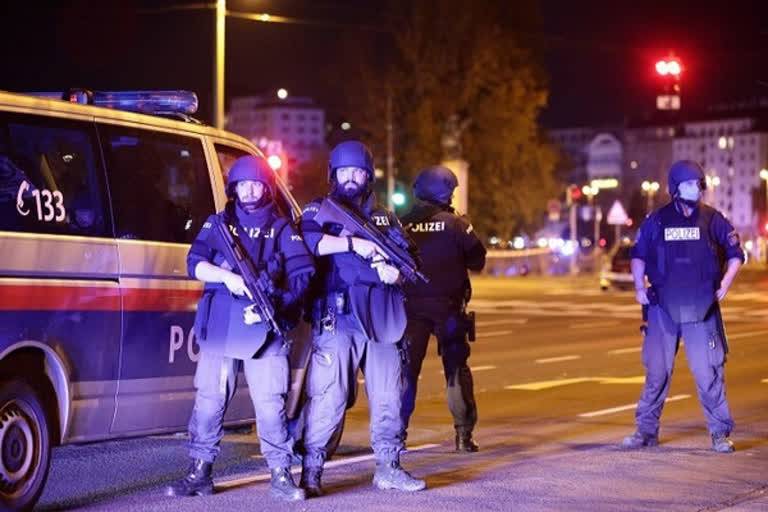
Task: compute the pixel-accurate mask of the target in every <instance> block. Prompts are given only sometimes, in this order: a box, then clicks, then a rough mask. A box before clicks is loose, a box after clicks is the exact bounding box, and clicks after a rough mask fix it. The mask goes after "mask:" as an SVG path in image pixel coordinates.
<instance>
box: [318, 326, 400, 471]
mask: <svg viewBox="0 0 768 512" xmlns="http://www.w3.org/2000/svg"><path fill="white" fill-rule="evenodd" d="M403 359H404V354H403V353H402V350H401V348H400V344H399V343H379V342H376V341H374V340H371V339H369V338H368V337H367V336H366V335H365V333H364V332H363V331H362V330H360V328H359V327H358V326H357V325H356V320H355V319H354V317H353V316H351V315H345V316H340V317H337V322H336V326H335V329H333V330H332V331H320V332H317V331H316V335H315V338H314V340H313V348H312V356H311V359H310V361H309V367H308V369H307V384H306V386H307V387H306V391H307V403H306V406H305V419H304V421H305V427H304V448H305V453H306V455H305V458H304V465H305V466H307V467H321V466H322V465H323V463H324V462H325V460H326V459H327V458H328V455H329V454H328V450H329V448H333V447H332V446H331V444H332V443H333V441H332V439H333V436H334V434H335V433H336V432H339V431H340V429H341V428H342V426H343V423H344V416H345V412H346V409H347V404H348V402H349V397H350V392H351V390H352V386H357V378H356V376H357V370H358V368H359V369H361V370H362V372H363V375H364V377H365V391H366V394H367V395H368V403H369V408H370V415H371V416H370V430H371V447H372V448H373V452H374V455H375V456H376V461H377V462H378V463H383V464H388V463H390V462H393V461H397V460H398V457H399V454H400V452H401V451H402V449H403V433H404V429H403V421H402V418H401V416H400V407H401V403H402V392H403V386H404V379H403V378H404V375H403V373H404V360H403Z"/></svg>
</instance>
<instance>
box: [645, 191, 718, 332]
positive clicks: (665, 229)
mask: <svg viewBox="0 0 768 512" xmlns="http://www.w3.org/2000/svg"><path fill="white" fill-rule="evenodd" d="M714 214H715V210H713V209H712V208H710V207H708V206H706V205H700V206H699V207H698V208H697V210H696V211H695V212H694V213H693V214H692V215H691V216H690V217H685V216H683V215H682V214H680V213H679V212H678V211H677V210H676V209H675V206H674V203H670V204H668V205H667V206H665V207H663V208H662V209H661V210H659V212H658V217H657V223H658V231H657V234H656V238H655V240H654V247H653V249H652V250H653V251H654V255H653V256H654V258H652V260H653V263H654V264H655V266H656V268H655V270H656V272H655V274H656V275H657V276H658V278H659V281H658V282H656V283H653V284H654V286H655V287H656V288H657V289H658V290H657V291H658V296H659V303H660V305H661V306H662V307H663V308H664V310H665V311H666V312H667V313H668V314H669V316H670V317H671V318H672V320H674V321H675V322H677V323H687V322H700V321H702V320H704V318H705V317H706V316H707V315H708V314H709V312H710V310H711V308H712V305H713V304H714V303H715V292H716V291H717V288H718V287H719V282H720V279H721V277H722V260H721V258H720V256H719V253H718V245H717V242H716V241H715V240H714V239H713V237H712V235H711V234H710V223H711V221H712V217H713V215H714Z"/></svg>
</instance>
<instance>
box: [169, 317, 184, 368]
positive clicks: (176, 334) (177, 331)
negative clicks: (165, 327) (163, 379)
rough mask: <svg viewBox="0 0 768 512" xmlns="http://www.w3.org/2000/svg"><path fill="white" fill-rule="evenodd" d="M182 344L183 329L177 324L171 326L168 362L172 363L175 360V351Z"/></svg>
mask: <svg viewBox="0 0 768 512" xmlns="http://www.w3.org/2000/svg"><path fill="white" fill-rule="evenodd" d="M182 345H184V329H182V328H181V327H180V326H178V325H172V326H171V337H170V342H169V348H168V363H169V364H172V363H173V361H174V360H175V358H176V357H175V355H176V351H177V350H179V349H180V348H181V346H182Z"/></svg>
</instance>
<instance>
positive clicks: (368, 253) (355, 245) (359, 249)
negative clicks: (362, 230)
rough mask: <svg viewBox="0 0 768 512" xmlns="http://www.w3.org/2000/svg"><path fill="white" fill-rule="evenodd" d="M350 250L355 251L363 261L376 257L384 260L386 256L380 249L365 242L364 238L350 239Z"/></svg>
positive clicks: (368, 241) (371, 243) (369, 242)
mask: <svg viewBox="0 0 768 512" xmlns="http://www.w3.org/2000/svg"><path fill="white" fill-rule="evenodd" d="M352 250H353V251H355V252H356V253H357V254H358V255H359V256H360V257H361V258H363V259H366V260H367V259H372V258H374V257H376V256H381V257H382V258H386V254H384V251H382V250H381V247H379V246H378V245H376V244H375V243H373V242H371V241H370V240H366V239H365V238H357V237H354V236H353V237H352Z"/></svg>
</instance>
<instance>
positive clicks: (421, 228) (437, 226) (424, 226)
mask: <svg viewBox="0 0 768 512" xmlns="http://www.w3.org/2000/svg"><path fill="white" fill-rule="evenodd" d="M433 231H445V222H443V221H441V222H419V223H418V224H414V225H413V227H411V232H412V233H427V232H433Z"/></svg>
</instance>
